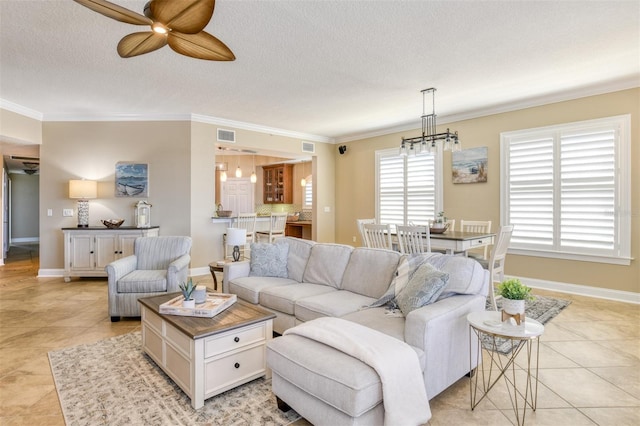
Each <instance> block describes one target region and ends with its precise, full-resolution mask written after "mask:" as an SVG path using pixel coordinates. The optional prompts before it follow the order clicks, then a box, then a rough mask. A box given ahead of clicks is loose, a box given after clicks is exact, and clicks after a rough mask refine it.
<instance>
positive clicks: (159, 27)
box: [151, 22, 169, 34]
mask: <svg viewBox="0 0 640 426" xmlns="http://www.w3.org/2000/svg"><path fill="white" fill-rule="evenodd" d="M151 29H152V30H153V32H155V33H156V34H167V33H168V32H169V29H168V28H167V27H165V26H164V25H163V24H162V23H161V22H154V23H153V25H151Z"/></svg>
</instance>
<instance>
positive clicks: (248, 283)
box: [229, 277, 298, 304]
mask: <svg viewBox="0 0 640 426" xmlns="http://www.w3.org/2000/svg"><path fill="white" fill-rule="evenodd" d="M292 284H298V283H297V282H296V281H294V280H291V279H289V278H276V277H240V278H236V279H234V280H232V281H229V293H233V294H235V295H237V296H238V297H239V298H240V299H242V300H245V301H247V302H249V303H253V304H258V303H259V302H260V292H261V291H262V290H264V289H266V288H269V287H279V286H283V285H292Z"/></svg>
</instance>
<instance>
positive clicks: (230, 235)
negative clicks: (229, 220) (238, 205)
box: [227, 228, 247, 262]
mask: <svg viewBox="0 0 640 426" xmlns="http://www.w3.org/2000/svg"><path fill="white" fill-rule="evenodd" d="M227 244H228V245H230V246H233V261H234V262H237V261H238V260H240V246H243V245H245V244H247V230H246V229H244V228H227Z"/></svg>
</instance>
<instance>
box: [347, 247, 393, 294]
mask: <svg viewBox="0 0 640 426" xmlns="http://www.w3.org/2000/svg"><path fill="white" fill-rule="evenodd" d="M400 257H401V255H400V253H398V252H396V251H391V250H382V249H372V248H366V247H357V248H356V249H354V250H353V252H352V253H351V258H350V259H349V264H348V265H347V269H346V270H345V272H344V276H343V277H342V285H341V288H342V290H349V291H352V292H354V293H358V294H362V295H364V296H368V297H374V298H376V299H377V298H379V297H380V296H382V295H383V294H384V292H385V291H386V290H387V289H388V288H389V284H391V281H392V280H393V277H394V275H395V272H396V269H397V268H398V260H399V259H400Z"/></svg>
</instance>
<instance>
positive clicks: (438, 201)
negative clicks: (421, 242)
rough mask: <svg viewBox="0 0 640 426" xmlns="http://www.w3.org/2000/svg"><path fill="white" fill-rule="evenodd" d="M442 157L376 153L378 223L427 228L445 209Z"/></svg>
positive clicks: (390, 151)
mask: <svg viewBox="0 0 640 426" xmlns="http://www.w3.org/2000/svg"><path fill="white" fill-rule="evenodd" d="M440 163H441V157H440V156H439V155H409V156H401V155H398V150H397V149H389V150H383V151H377V152H376V202H377V205H376V217H377V220H378V222H379V223H390V224H395V225H403V224H408V223H414V224H416V225H427V224H428V223H429V220H431V219H433V218H434V217H435V213H436V212H437V211H440V210H441V207H440V206H442V195H441V194H442V179H441V164H440Z"/></svg>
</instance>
